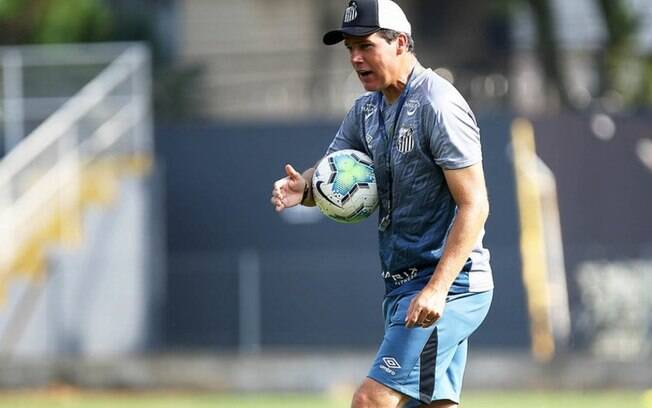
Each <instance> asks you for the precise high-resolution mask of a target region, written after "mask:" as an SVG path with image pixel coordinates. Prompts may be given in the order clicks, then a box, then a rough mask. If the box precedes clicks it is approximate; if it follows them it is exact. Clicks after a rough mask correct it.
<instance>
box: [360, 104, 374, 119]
mask: <svg viewBox="0 0 652 408" xmlns="http://www.w3.org/2000/svg"><path fill="white" fill-rule="evenodd" d="M375 112H376V105H374V104H373V103H366V104H365V105H364V106H363V107H362V113H363V114H364V118H365V119H369V117H370V116H371V115H373V114H374V113H375Z"/></svg>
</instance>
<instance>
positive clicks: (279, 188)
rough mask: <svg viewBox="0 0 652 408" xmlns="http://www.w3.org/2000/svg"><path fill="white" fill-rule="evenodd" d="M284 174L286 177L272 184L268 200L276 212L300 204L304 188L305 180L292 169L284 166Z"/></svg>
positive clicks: (287, 165)
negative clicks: (270, 196)
mask: <svg viewBox="0 0 652 408" xmlns="http://www.w3.org/2000/svg"><path fill="white" fill-rule="evenodd" d="M285 173H287V177H283V178H282V179H280V180H277V181H276V182H275V183H274V188H273V189H272V198H271V200H270V201H271V202H272V205H273V206H274V209H275V210H276V211H278V212H280V211H283V210H284V209H286V208H289V207H294V206H295V205H297V204H301V198H302V197H303V191H304V189H305V188H306V180H305V179H304V178H303V176H301V174H299V172H298V171H296V170H295V169H294V167H292V166H290V165H289V164H286V165H285Z"/></svg>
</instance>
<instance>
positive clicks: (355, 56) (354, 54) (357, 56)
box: [351, 50, 362, 65]
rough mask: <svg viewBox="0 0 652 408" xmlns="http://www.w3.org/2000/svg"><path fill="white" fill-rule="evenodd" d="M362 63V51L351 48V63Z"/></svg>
mask: <svg viewBox="0 0 652 408" xmlns="http://www.w3.org/2000/svg"><path fill="white" fill-rule="evenodd" d="M360 63H362V53H361V52H359V51H356V50H351V64H353V65H355V64H360Z"/></svg>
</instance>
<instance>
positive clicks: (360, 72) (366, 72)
mask: <svg viewBox="0 0 652 408" xmlns="http://www.w3.org/2000/svg"><path fill="white" fill-rule="evenodd" d="M371 74H372V72H371V71H358V75H359V76H360V78H367V77H369V75H371Z"/></svg>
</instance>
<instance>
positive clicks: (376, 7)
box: [323, 0, 412, 45]
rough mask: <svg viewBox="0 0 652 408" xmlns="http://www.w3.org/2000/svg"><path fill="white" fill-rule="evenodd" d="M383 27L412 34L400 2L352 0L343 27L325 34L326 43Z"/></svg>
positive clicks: (371, 32)
mask: <svg viewBox="0 0 652 408" xmlns="http://www.w3.org/2000/svg"><path fill="white" fill-rule="evenodd" d="M381 29H387V30H394V31H398V32H399V33H406V34H410V35H411V34H412V26H411V25H410V22H409V21H408V19H407V17H406V16H405V13H403V10H401V7H399V5H398V4H396V3H394V2H393V1H391V0H351V1H350V2H349V5H348V7H347V8H346V10H345V11H344V17H343V18H342V27H341V28H340V29H337V30H332V31H329V32H327V33H326V34H324V39H323V41H324V44H326V45H333V44H337V43H339V42H340V41H342V40H344V34H347V35H351V36H354V37H364V36H367V35H369V34H373V33H375V32H377V31H380V30H381Z"/></svg>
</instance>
